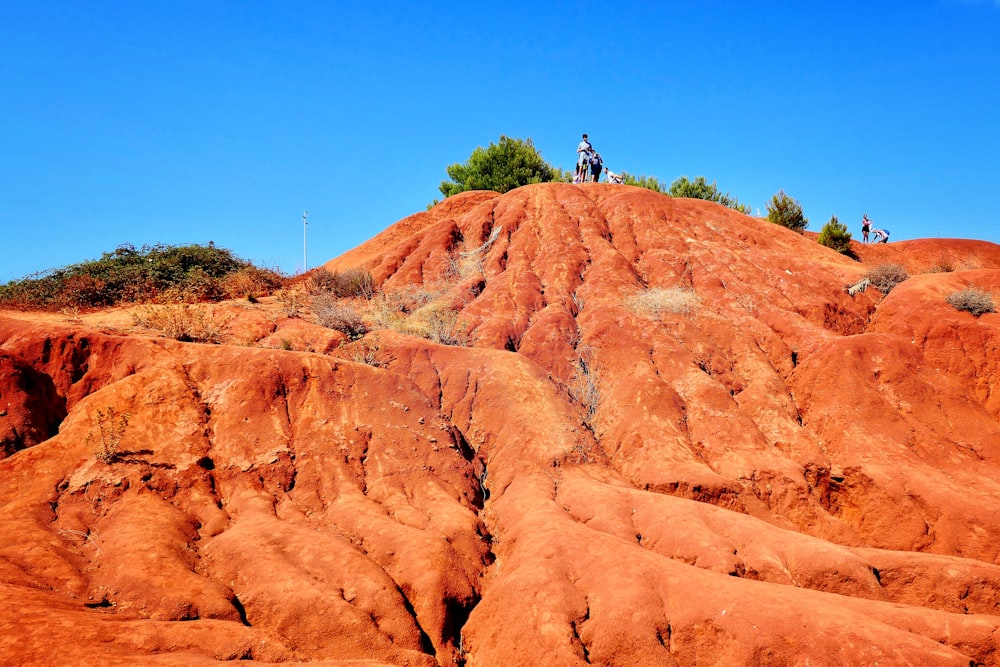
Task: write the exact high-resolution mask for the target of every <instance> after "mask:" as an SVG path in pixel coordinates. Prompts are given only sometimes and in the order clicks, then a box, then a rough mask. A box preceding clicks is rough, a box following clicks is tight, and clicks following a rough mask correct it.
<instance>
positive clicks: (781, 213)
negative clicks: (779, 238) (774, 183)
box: [767, 190, 809, 234]
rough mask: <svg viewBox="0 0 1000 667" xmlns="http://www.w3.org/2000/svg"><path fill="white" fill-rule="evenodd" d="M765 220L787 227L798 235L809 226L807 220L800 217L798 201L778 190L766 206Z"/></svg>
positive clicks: (802, 216) (800, 209)
mask: <svg viewBox="0 0 1000 667" xmlns="http://www.w3.org/2000/svg"><path fill="white" fill-rule="evenodd" d="M767 219H768V220H769V221H771V222H773V223H774V224H776V225H781V226H782V227H788V228H789V229H792V230H794V231H796V232H799V233H800V234H801V233H802V232H804V231H805V230H806V227H808V226H809V219H808V218H806V217H805V216H804V215H802V206H801V205H800V204H799V202H798V201H796V200H795V199H792V198H791V197H789V196H788V195H786V194H785V191H784V190H778V192H777V194H775V195H774V196H773V197H771V201H770V202H768V204H767Z"/></svg>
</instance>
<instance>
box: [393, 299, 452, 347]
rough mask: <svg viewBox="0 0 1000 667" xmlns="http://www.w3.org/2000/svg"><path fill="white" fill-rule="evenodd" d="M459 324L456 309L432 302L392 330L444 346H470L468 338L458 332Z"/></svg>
mask: <svg viewBox="0 0 1000 667" xmlns="http://www.w3.org/2000/svg"><path fill="white" fill-rule="evenodd" d="M457 324H458V313H457V312H456V311H455V309H454V308H452V307H451V306H449V305H447V304H443V303H434V302H432V303H428V304H427V305H425V306H421V307H420V308H418V309H417V310H415V311H414V312H413V314H411V315H410V316H409V317H407V318H406V319H404V320H402V321H401V322H400V323H398V324H397V325H396V326H393V327H392V328H393V329H395V330H396V331H399V332H400V333H405V334H409V335H411V336H419V337H420V338H426V339H427V340H429V341H432V342H435V343H440V344H442V345H460V346H465V345H468V344H469V340H468V338H467V337H466V336H465V335H464V334H462V333H460V332H459V331H458V330H457V328H458V327H457Z"/></svg>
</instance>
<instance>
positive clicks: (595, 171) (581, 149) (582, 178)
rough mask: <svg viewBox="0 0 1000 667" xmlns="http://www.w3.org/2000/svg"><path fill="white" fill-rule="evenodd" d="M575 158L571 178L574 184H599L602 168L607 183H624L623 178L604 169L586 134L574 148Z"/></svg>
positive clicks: (599, 155) (602, 162)
mask: <svg viewBox="0 0 1000 667" xmlns="http://www.w3.org/2000/svg"><path fill="white" fill-rule="evenodd" d="M576 156H577V157H576V173H575V174H574V176H573V182H574V183H597V182H599V181H600V180H601V170H602V167H603V170H604V173H605V174H607V175H608V182H609V183H619V184H620V183H624V182H625V177H624V176H622V175H621V174H616V173H615V172H613V171H611V170H610V169H608V168H607V167H604V161H603V160H601V154H600V153H598V152H597V151H595V150H594V147H593V145H591V143H590V140H588V139H587V134H586V132H585V133H584V134H583V140H582V141H581V142H580V145H579V146H577V147H576Z"/></svg>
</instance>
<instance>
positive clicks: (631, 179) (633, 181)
mask: <svg viewBox="0 0 1000 667" xmlns="http://www.w3.org/2000/svg"><path fill="white" fill-rule="evenodd" d="M622 179H623V182H624V183H625V185H634V186H636V187H637V188H646V189H647V190H652V191H653V192H660V193H662V194H668V193H669V192H670V187H669V186H668V185H667V184H666V183H664V182H663V181H661V180H660V179H658V178H656V177H655V176H646V175H644V174H643V175H639V176H633V175H632V174H630V173H628V172H627V171H623V172H622Z"/></svg>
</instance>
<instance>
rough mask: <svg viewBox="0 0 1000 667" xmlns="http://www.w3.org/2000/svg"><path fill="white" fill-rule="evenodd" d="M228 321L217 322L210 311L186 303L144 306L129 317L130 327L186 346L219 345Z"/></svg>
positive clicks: (209, 309)
mask: <svg viewBox="0 0 1000 667" xmlns="http://www.w3.org/2000/svg"><path fill="white" fill-rule="evenodd" d="M227 322H228V320H219V319H217V318H216V316H215V312H214V311H213V310H212V309H211V308H207V307H205V306H200V305H193V304H188V303H183V304H178V305H175V306H144V307H142V308H139V309H137V310H136V311H134V312H133V313H132V323H133V324H135V325H136V326H140V327H144V328H146V329H153V330H155V331H159V332H160V333H162V334H163V335H164V336H166V337H167V338H173V339H174V340H179V341H182V342H186V343H216V344H217V343H221V342H222V340H223V338H224V328H225V325H226V323H227Z"/></svg>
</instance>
